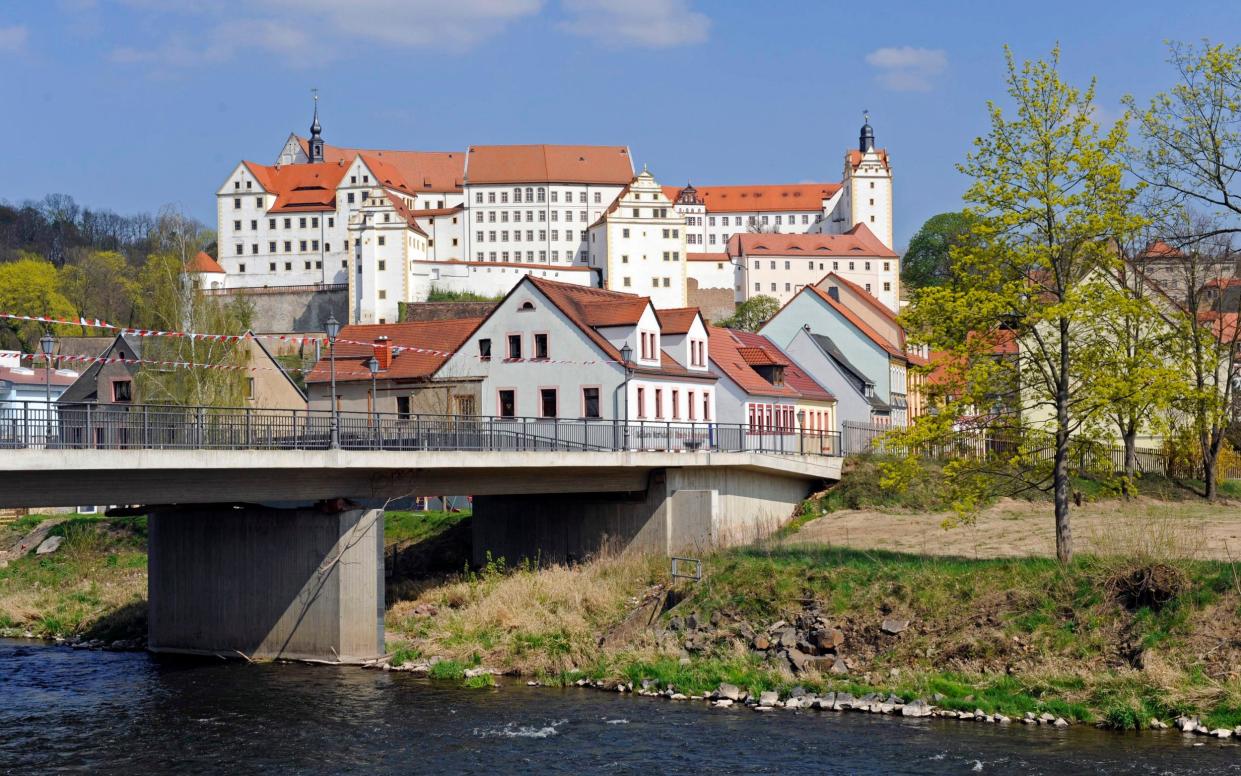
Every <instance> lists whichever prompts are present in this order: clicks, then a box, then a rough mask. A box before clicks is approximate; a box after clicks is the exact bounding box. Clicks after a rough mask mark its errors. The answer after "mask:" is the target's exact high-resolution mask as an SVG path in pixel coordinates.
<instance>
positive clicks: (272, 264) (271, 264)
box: [267, 261, 276, 272]
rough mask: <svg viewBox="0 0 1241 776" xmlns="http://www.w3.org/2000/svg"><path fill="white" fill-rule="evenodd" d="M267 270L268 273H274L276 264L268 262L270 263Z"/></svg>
mask: <svg viewBox="0 0 1241 776" xmlns="http://www.w3.org/2000/svg"><path fill="white" fill-rule="evenodd" d="M267 269H268V271H270V272H275V271H276V262H274V261H273V262H270V263H269V264H268V265H267Z"/></svg>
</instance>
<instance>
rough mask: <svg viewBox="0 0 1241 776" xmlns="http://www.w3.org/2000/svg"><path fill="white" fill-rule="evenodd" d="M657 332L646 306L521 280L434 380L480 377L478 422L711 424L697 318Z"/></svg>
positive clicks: (710, 383) (659, 321)
mask: <svg viewBox="0 0 1241 776" xmlns="http://www.w3.org/2000/svg"><path fill="white" fill-rule="evenodd" d="M664 325H665V324H664V319H663V318H661V314H660V313H658V312H656V310H655V307H654V305H652V304H651V300H650V299H649V298H648V297H644V296H636V295H634V294H624V293H619V292H614V291H607V290H604V289H596V288H585V287H581V286H576V285H571V284H568V283H560V282H556V281H551V280H545V279H542V278H537V277H534V276H530V275H527V276H526V277H524V278H522V280H521V281H520V282H519V283H518V284H517V285H516V287H514V288H513V289H512V290H511V291H510V292H509V294H508V296H506V297H505V298H504V300H503V301H501V302H500V303H499V304H498V305H497V306H496V308H495V309H494V310H493V311H492V313H491V315H489V316H488V317H487V318H486V319H485V320H484V321H483V322H482V323H481V324H480V325H479V326H478V327H477V328H476V329H475V330H474V331H473V332H472V333H471V334H470V336H469V337H468V339H467V340H466V341H465V342H464V343H463V344H462V345H461V347H460V348H459V349H458V350H457V352H456V353H454V354H453V355H452V356H451V357H450V358H449V359H448V360H447V361H446V362H445V363H444V365H443V366H442V367H441V368H440V370H438V371H437V373H436V375H437V376H439V375H441V374H443V375H448V376H451V377H452V378H454V379H455V378H461V377H463V376H475V377H478V378H479V379H480V381H481V382H480V396H481V397H482V398H481V405H480V407H479V414H481V415H491V416H497V417H513V418H520V417H526V418H560V419H623V418H628V419H629V420H635V421H638V420H640V421H651V422H652V423H655V422H660V423H664V424H668V423H674V422H682V423H684V422H691V421H693V422H706V421H714V420H715V419H716V417H715V407H716V404H715V393H716V381H717V378H716V376H715V375H714V374H713V373H712V372H711V370H710V369H709V368H708V365H707V360H708V359H709V357H710V356H709V352H708V350H709V345H708V344H707V338H706V336H705V327H704V324H703V323H702V320H701V317H700V316H698V317H696V318H695V317H693V316H686V315H684V314H682V313H681V312H680V311H678V312H674V313H673V314H672V318H670V319H668V325H669V327H670V330H675V333H672V331H670V334H669V335H668V336H669V340H667V341H666V340H665V339H664V337H665V334H664ZM626 348H627V349H628V353H629V359H628V361H626V360H625V358H624V352H623V350H624V349H626ZM673 351H675V352H676V353H677V354H678V355H679V356H680V357H679V358H678V357H677V356H676V355H673Z"/></svg>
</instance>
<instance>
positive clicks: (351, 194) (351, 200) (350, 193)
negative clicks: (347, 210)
mask: <svg viewBox="0 0 1241 776" xmlns="http://www.w3.org/2000/svg"><path fill="white" fill-rule="evenodd" d="M349 201H350V202H353V192H352V191H351V192H349Z"/></svg>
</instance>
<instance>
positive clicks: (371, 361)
mask: <svg viewBox="0 0 1241 776" xmlns="http://www.w3.org/2000/svg"><path fill="white" fill-rule="evenodd" d="M366 369H367V371H369V372H370V373H371V423H372V424H374V425H375V426H378V425H379V423H378V421H377V420H376V413H377V412H378V407H377V405H378V404H379V394H377V393H375V375H377V374H379V359H377V358H375V357H374V356H371V357H370V358H368V359H367V360H366Z"/></svg>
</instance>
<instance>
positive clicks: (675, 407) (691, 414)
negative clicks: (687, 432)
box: [637, 385, 711, 421]
mask: <svg viewBox="0 0 1241 776" xmlns="http://www.w3.org/2000/svg"><path fill="white" fill-rule="evenodd" d="M664 392H665V389H663V388H653V389H651V393H653V394H654V401H653V402H652V403H653V404H654V414H653V415H650V414H647V413H648V410H650V409H651V408H650V407H648V406H647V400H646V399H647V389H646V387H645V386H641V385H640V386H638V388H637V399H638V402H637V404H638V406H637V410H638V413H637V418H638V420H650V419H652V418H653V419H654V420H665V419H668V420H681V419H682V418H681V391H680V389H679V388H671V389H668V394H669V395H670V398H671V401H670V402H669V404H670V405H671V406H670V407H669V408H668V409H669V410H671V413H670V414H665V412H666V410H665V408H664ZM701 397H702V403H701V404H699V403H698V401H699V393H698V392H697V391H686V400H685V410H686V417H685V418H684V419H685V420H698V419H699V414H698V408H699V407H701V408H702V415H701V419H702V420H703V421H710V420H711V392H710V391H703V392H702V394H701Z"/></svg>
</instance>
